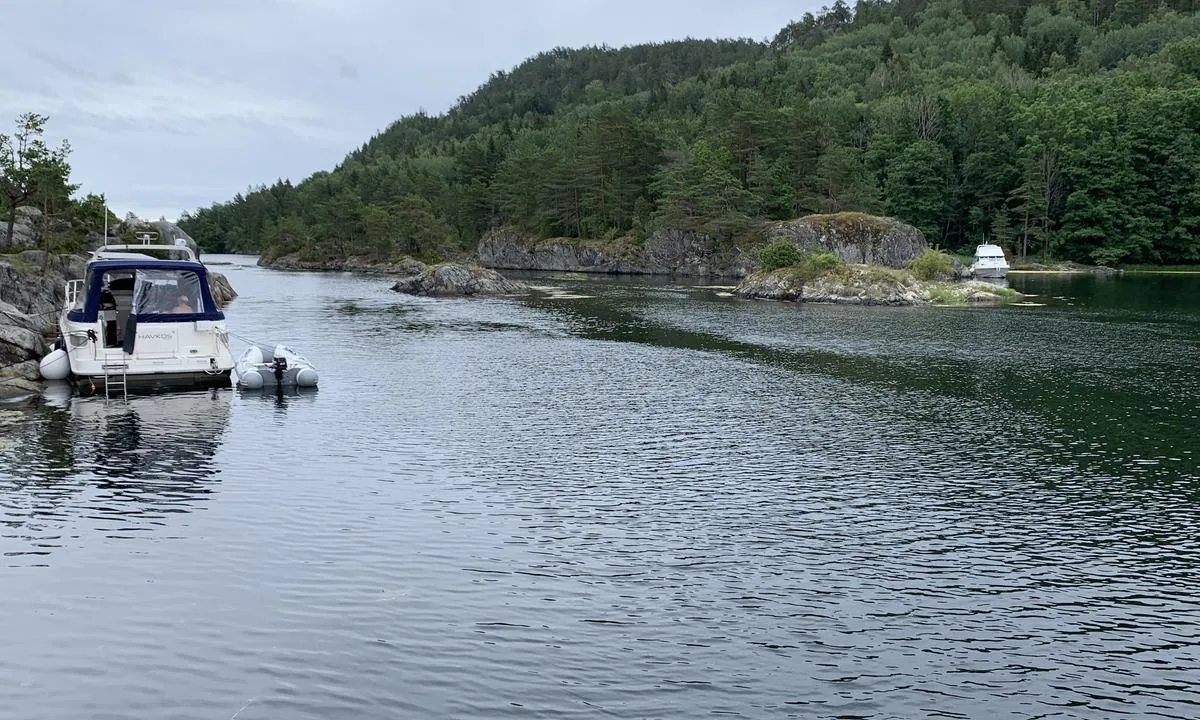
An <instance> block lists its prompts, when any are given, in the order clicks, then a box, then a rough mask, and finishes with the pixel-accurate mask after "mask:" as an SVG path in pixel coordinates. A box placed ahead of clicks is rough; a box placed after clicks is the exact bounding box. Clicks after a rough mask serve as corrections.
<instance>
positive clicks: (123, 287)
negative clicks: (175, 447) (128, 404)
mask: <svg viewBox="0 0 1200 720" xmlns="http://www.w3.org/2000/svg"><path fill="white" fill-rule="evenodd" d="M151 252H156V253H157V254H158V255H165V256H166V258H167V259H163V258H161V257H158V256H156V255H152V254H150V253H151ZM58 327H59V337H58V339H57V340H56V341H55V343H54V349H53V350H52V351H51V352H50V354H48V355H47V356H46V357H44V358H43V359H42V361H41V372H42V377H44V378H45V379H47V380H72V381H73V382H74V383H75V385H76V387H77V388H79V389H81V390H84V391H87V390H90V391H93V392H99V391H101V389H102V391H103V392H104V394H105V395H106V396H111V395H113V394H114V393H115V394H116V395H127V394H128V391H129V389H131V388H134V389H136V388H139V387H146V388H148V389H174V388H180V387H184V388H186V387H229V386H230V373H231V371H232V370H233V366H234V362H233V355H232V353H231V352H230V350H229V333H228V330H227V329H226V327H225V315H224V313H222V312H221V309H220V308H219V307H217V304H216V303H215V302H214V301H213V298H212V292H211V291H210V289H209V284H208V272H207V270H206V269H205V267H204V265H203V264H202V263H201V262H200V261H199V260H198V259H197V258H196V255H195V253H194V252H193V251H192V250H191V248H189V247H188V246H187V245H186V244H183V243H177V244H175V245H154V244H149V243H143V244H140V245H104V246H102V247H100V248H99V249H97V250H95V251H93V252H92V256H91V258H89V260H88V263H87V265H86V269H85V271H84V277H82V278H80V279H77V280H70V281H68V282H67V285H66V299H65V302H64V304H63V310H62V313H61V315H60V316H59V321H58Z"/></svg>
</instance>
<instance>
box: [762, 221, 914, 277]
mask: <svg viewBox="0 0 1200 720" xmlns="http://www.w3.org/2000/svg"><path fill="white" fill-rule="evenodd" d="M764 234H765V235H766V237H767V241H768V242H770V241H772V240H778V239H780V238H787V239H789V240H792V241H794V242H795V243H796V244H797V245H798V246H800V247H801V248H802V249H804V250H809V251H826V252H832V253H833V254H835V255H837V256H838V257H839V258H841V260H842V262H845V263H861V264H866V265H883V266H886V267H891V268H902V267H904V266H905V265H907V264H908V263H910V262H912V261H913V260H915V259H916V258H917V257H919V256H920V254H921V251H922V250H924V249H925V248H927V247H928V246H929V245H928V243H927V242H926V241H925V235H924V233H922V232H921V231H920V230H918V229H917V228H915V227H913V226H912V225H908V224H906V223H903V222H900V221H899V220H896V219H895V218H887V217H878V216H876V215H867V214H865V213H851V212H846V213H836V214H833V215H808V216H806V217H802V218H799V219H798V220H788V221H784V222H777V223H773V224H772V225H770V226H768V227H767V229H766V231H765V233H764Z"/></svg>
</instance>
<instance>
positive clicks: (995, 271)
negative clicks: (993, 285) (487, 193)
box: [971, 244, 1008, 278]
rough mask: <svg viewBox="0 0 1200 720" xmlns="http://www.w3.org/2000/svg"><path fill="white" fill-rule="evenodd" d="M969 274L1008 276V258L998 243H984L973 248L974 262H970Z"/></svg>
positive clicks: (981, 276) (980, 276)
mask: <svg viewBox="0 0 1200 720" xmlns="http://www.w3.org/2000/svg"><path fill="white" fill-rule="evenodd" d="M971 275H973V276H975V277H979V278H1002V277H1007V276H1008V260H1005V259H1004V250H1003V249H1002V248H1001V247H1000V246H999V245H991V244H984V245H979V246H977V247H976V248H975V262H974V263H972V264H971Z"/></svg>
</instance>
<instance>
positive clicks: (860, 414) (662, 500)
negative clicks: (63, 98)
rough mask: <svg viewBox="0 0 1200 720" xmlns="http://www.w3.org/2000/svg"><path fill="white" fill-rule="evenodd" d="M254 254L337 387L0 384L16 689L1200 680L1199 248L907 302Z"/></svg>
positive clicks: (238, 714)
mask: <svg viewBox="0 0 1200 720" xmlns="http://www.w3.org/2000/svg"><path fill="white" fill-rule="evenodd" d="M225 260H232V261H233V262H234V263H235V264H234V265H231V266H222V267H220V268H216V269H222V270H226V271H227V274H228V276H229V278H230V280H231V281H232V282H233V284H234V286H235V287H236V288H237V290H238V291H239V292H240V293H241V294H242V296H241V297H240V298H239V299H238V300H237V301H236V302H235V303H234V304H233V305H232V306H231V307H230V308H229V310H228V316H229V321H230V326H231V328H232V329H233V330H235V331H236V332H238V333H239V334H240V335H242V336H244V337H252V338H255V339H261V340H270V341H284V342H287V343H289V344H291V345H293V346H294V347H295V348H296V349H297V350H299V351H301V352H302V353H304V354H306V355H307V356H308V357H309V358H310V359H311V360H313V361H314V362H315V363H316V364H317V365H318V367H319V368H320V370H321V371H322V377H321V389H320V391H319V392H317V393H308V394H303V395H286V396H283V397H276V396H274V395H265V396H263V395H258V394H242V393H238V392H236V391H230V390H226V391H217V392H213V391H207V392H199V393H184V394H174V395H167V396H150V397H136V398H131V399H130V401H129V402H128V403H127V404H125V403H108V404H106V403H105V401H104V400H103V399H80V398H71V397H68V396H64V395H63V394H61V393H58V392H54V391H51V392H48V393H47V396H46V398H45V400H44V402H43V403H42V404H41V405H40V406H37V407H34V408H30V409H25V410H20V411H0V588H2V592H0V718H6V719H7V718H10V717H11V718H14V719H15V718H20V719H22V720H40V719H42V718H47V719H49V718H54V719H61V718H129V717H138V718H150V717H153V718H220V719H222V720H224V719H227V718H240V719H241V720H256V719H260V718H395V717H461V718H480V717H546V718H562V717H617V718H647V717H697V716H707V715H710V714H712V715H731V716H735V717H751V718H756V717H866V718H892V717H905V718H910V717H911V718H924V717H972V718H977V717H1013V718H1034V717H1089V718H1091V717H1095V718H1100V717H1113V716H1119V715H1124V716H1131V717H1171V718H1181V717H1197V716H1200V541H1198V540H1197V538H1200V440H1198V439H1197V429H1198V428H1200V372H1198V371H1200V368H1198V367H1197V365H1198V364H1200V360H1198V359H1200V301H1198V300H1197V299H1196V298H1197V297H1200V279H1197V277H1196V276H1191V277H1189V276H1173V277H1164V276H1147V277H1124V278H1119V279H1099V280H1098V279H1094V278H1091V277H1079V278H1070V279H1062V278H1044V277H1041V278H1039V277H1014V278H1013V279H1012V283H1013V284H1014V285H1016V286H1019V287H1020V288H1022V289H1024V290H1026V291H1028V292H1031V293H1035V294H1037V295H1038V297H1037V298H1035V299H1034V300H1035V301H1036V302H1037V303H1040V304H1039V305H1037V306H1026V307H1012V308H1004V309H947V308H920V309H886V308H852V307H820V306H802V307H801V306H795V305H790V304H775V303H755V302H742V301H736V300H733V299H732V298H729V297H727V296H724V295H723V294H722V292H723V290H722V289H721V288H712V287H696V286H694V285H693V284H688V282H687V281H684V282H675V283H665V282H631V281H619V280H614V279H602V278H591V279H588V278H579V277H577V276H554V277H541V278H538V279H537V280H536V284H538V285H539V286H553V287H555V288H558V289H559V290H558V291H556V292H540V293H537V294H536V295H535V296H534V297H533V298H531V299H528V300H478V299H476V300H440V301H437V300H428V299H418V298H411V297H406V296H401V295H396V294H394V293H391V292H390V291H389V290H388V285H389V283H388V282H387V280H386V279H382V278H370V277H359V276H349V275H344V274H288V273H278V272H270V271H265V270H261V269H258V268H256V267H253V265H252V260H250V259H246V258H232V259H231V258H225ZM240 348H241V346H239V345H235V348H234V349H235V351H239V350H240Z"/></svg>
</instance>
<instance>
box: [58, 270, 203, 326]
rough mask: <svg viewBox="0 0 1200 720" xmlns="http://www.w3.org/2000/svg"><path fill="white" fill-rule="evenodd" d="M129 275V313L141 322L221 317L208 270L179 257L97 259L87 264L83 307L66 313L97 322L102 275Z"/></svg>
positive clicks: (127, 277) (68, 317)
mask: <svg viewBox="0 0 1200 720" xmlns="http://www.w3.org/2000/svg"><path fill="white" fill-rule="evenodd" d="M106 276H107V277H108V278H110V280H111V279H112V278H115V277H118V276H119V277H121V278H123V279H126V280H128V279H132V288H131V290H132V293H133V307H132V309H131V313H130V317H131V318H133V319H134V321H135V323H136V322H142V323H169V322H193V321H196V320H224V319H225V314H224V313H223V312H221V310H220V309H219V308H218V307H217V304H216V303H215V302H213V299H212V293H211V292H210V291H209V288H208V271H207V270H206V269H205V267H204V266H203V265H201V264H200V263H196V262H187V261H182V260H153V259H144V260H138V259H129V260H97V261H95V262H92V263H89V264H88V266H87V275H86V277H85V278H84V280H85V284H84V287H85V289H84V298H83V307H82V308H76V309H74V310H71V311H70V312H69V313H67V319H68V320H70V321H71V322H84V323H90V322H96V320H97V318H98V317H99V314H100V302H101V294H102V293H103V292H104V290H105V277H106Z"/></svg>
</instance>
